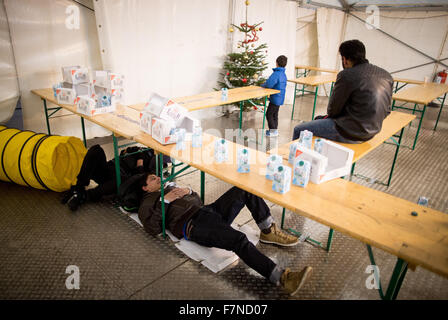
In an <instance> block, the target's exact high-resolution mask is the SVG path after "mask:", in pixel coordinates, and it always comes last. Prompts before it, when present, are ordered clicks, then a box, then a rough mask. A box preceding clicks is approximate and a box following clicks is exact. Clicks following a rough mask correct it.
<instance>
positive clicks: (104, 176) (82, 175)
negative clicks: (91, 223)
mask: <svg viewBox="0 0 448 320" xmlns="http://www.w3.org/2000/svg"><path fill="white" fill-rule="evenodd" d="M141 150H143V148H140V147H128V148H126V149H125V150H123V151H121V153H120V156H124V155H126V154H131V153H134V152H137V151H141ZM169 161H170V160H169V158H167V157H164V160H163V162H164V167H166V165H167V163H168V162H169ZM155 170H156V156H155V155H154V150H152V149H148V150H146V151H143V152H138V153H135V154H132V155H128V156H126V157H120V177H121V182H122V184H124V183H125V182H126V181H127V180H128V179H129V178H131V177H133V176H135V175H138V174H143V173H154V172H155ZM90 180H93V181H95V182H96V183H97V184H98V186H97V187H95V188H92V189H88V190H86V187H87V186H88V185H89V184H90ZM116 193H117V182H116V171H115V158H114V159H112V160H109V161H107V159H106V154H105V153H104V150H103V148H102V147H101V146H100V145H98V144H96V145H94V146H92V147H90V148H89V150H88V151H87V154H86V156H85V157H84V160H83V162H82V165H81V169H80V171H79V173H78V176H77V182H76V185H74V186H72V187H71V188H70V190H69V191H68V192H66V193H65V194H64V196H63V198H62V200H61V203H62V204H67V205H68V207H69V208H70V209H71V210H72V211H75V210H77V209H78V208H79V206H80V205H82V204H83V203H85V202H86V201H92V202H95V201H99V200H101V199H102V198H103V197H105V196H109V195H115V194H116Z"/></svg>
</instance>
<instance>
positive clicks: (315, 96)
mask: <svg viewBox="0 0 448 320" xmlns="http://www.w3.org/2000/svg"><path fill="white" fill-rule="evenodd" d="M317 90H319V86H316V91H314V105H313V116H312V117H311V120H314V113H315V111H316V102H317Z"/></svg>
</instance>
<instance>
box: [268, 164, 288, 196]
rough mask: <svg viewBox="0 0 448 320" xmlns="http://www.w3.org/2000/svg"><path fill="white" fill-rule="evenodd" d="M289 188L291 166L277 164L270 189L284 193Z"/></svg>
mask: <svg viewBox="0 0 448 320" xmlns="http://www.w3.org/2000/svg"><path fill="white" fill-rule="evenodd" d="M290 189H291V168H290V167H288V166H283V165H281V166H278V167H277V170H276V172H275V173H274V180H273V182H272V190H274V191H275V192H278V193H281V194H283V193H286V192H288V191H289V190H290Z"/></svg>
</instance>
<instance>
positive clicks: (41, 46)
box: [2, 0, 110, 138]
mask: <svg viewBox="0 0 448 320" xmlns="http://www.w3.org/2000/svg"><path fill="white" fill-rule="evenodd" d="M69 6H76V7H78V8H79V29H77V28H71V29H70V28H67V24H66V21H67V19H69V21H72V20H70V11H69V14H67V13H66V10H67V8H68V7H69ZM5 7H6V12H7V14H8V18H9V23H10V25H9V27H10V30H11V38H12V44H13V49H14V56H15V62H16V66H17V74H18V78H19V87H20V94H21V99H22V100H21V101H22V107H23V117H24V127H25V129H29V130H33V131H37V132H46V131H47V129H46V123H45V116H44V111H43V104H42V101H41V99H40V98H38V97H37V96H35V95H33V94H32V93H31V92H30V91H31V90H32V89H39V88H49V87H51V86H52V85H53V84H54V83H57V82H60V81H62V74H61V67H62V66H67V65H83V66H86V67H89V68H90V69H91V70H94V69H102V64H101V57H100V51H99V45H98V36H97V32H96V26H95V15H94V13H93V11H92V10H89V9H87V8H85V7H83V6H80V5H78V4H77V3H76V2H73V1H69V0H39V1H35V0H5ZM73 21H75V20H73ZM2 30H3V28H2ZM49 107H51V105H49ZM64 114H66V116H64ZM56 115H57V116H61V115H62V117H58V118H55V119H52V120H50V125H51V132H52V133H54V134H58V135H73V136H77V137H82V131H81V124H80V120H79V117H78V116H75V115H73V114H71V113H70V112H61V111H59V112H58V113H57V114H56ZM86 134H87V138H92V137H95V136H104V135H108V134H110V132H108V131H106V130H105V129H103V128H101V127H99V126H97V125H95V124H92V123H90V122H88V121H86Z"/></svg>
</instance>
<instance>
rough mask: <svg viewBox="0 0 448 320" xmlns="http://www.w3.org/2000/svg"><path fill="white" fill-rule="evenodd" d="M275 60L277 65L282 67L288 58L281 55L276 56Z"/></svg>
mask: <svg viewBox="0 0 448 320" xmlns="http://www.w3.org/2000/svg"><path fill="white" fill-rule="evenodd" d="M275 62H277V64H278V66H279V67H282V68H284V67H286V64H287V63H288V58H286V57H285V56H283V55H282V56H279V57H278V58H277V60H275Z"/></svg>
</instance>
